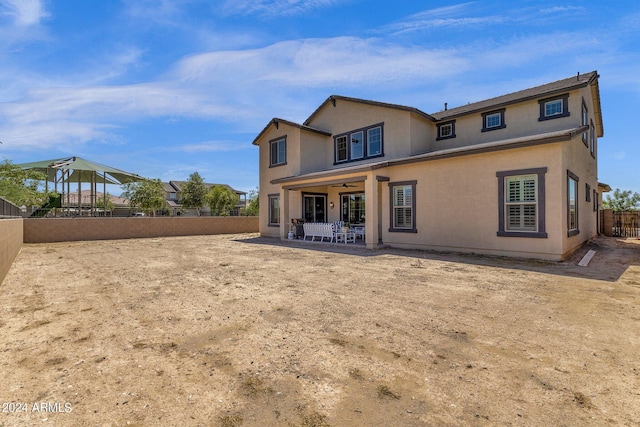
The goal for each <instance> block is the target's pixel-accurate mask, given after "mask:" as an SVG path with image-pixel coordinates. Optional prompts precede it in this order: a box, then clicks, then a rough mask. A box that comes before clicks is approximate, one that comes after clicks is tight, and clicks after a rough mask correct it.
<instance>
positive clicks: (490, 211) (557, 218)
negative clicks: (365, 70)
mask: <svg viewBox="0 0 640 427" xmlns="http://www.w3.org/2000/svg"><path fill="white" fill-rule="evenodd" d="M598 78H599V76H598V74H597V72H595V71H593V72H590V73H587V74H578V75H577V76H573V77H570V78H567V79H563V80H559V81H556V82H553V83H549V84H545V85H542V86H538V87H534V88H530V89H526V90H522V91H519V92H515V93H511V94H508V95H503V96H499V97H497V98H492V99H488V100H485V101H480V102H476V103H472V104H468V105H464V106H461V107H458V108H452V109H446V104H445V110H444V111H440V112H437V113H434V114H426V113H424V112H422V111H420V110H418V109H416V108H412V107H406V106H401V105H394V104H386V103H382V102H375V101H367V100H362V99H354V98H347V97H343V96H330V97H329V98H328V99H327V100H326V101H325V102H323V103H322V104H321V105H320V106H319V107H318V108H317V109H316V110H315V111H314V112H313V113H312V114H311V116H309V118H308V119H307V120H306V121H305V122H304V123H302V124H298V123H292V122H290V121H287V120H283V119H278V118H274V119H273V120H271V121H270V122H269V123H268V124H267V126H266V127H265V128H264V129H263V130H262V131H261V132H260V134H259V135H258V136H257V137H256V139H255V140H254V141H253V144H254V145H257V146H259V147H260V206H261V207H262V209H260V233H261V235H263V236H274V237H280V238H281V239H285V238H286V236H287V232H288V231H289V223H290V222H291V220H292V219H293V218H302V219H304V220H306V221H314V222H331V221H338V220H342V221H345V222H350V223H352V224H364V225H365V229H366V232H365V237H366V244H367V246H368V247H370V248H376V247H379V245H381V244H384V245H390V246H394V247H401V248H420V249H435V250H453V251H463V252H476V253H485V254H496V255H508V256H520V257H532V258H541V259H550V260H561V259H564V258H566V256H567V255H569V254H570V253H571V252H573V251H574V250H575V249H577V248H578V247H580V245H582V244H583V243H584V242H585V241H587V240H589V239H590V238H591V237H593V236H595V235H596V233H597V216H598V208H597V200H598V197H599V195H598V194H597V192H598V169H597V153H598V149H597V138H598V137H601V136H602V135H603V125H602V113H601V110H600V95H599V88H598Z"/></svg>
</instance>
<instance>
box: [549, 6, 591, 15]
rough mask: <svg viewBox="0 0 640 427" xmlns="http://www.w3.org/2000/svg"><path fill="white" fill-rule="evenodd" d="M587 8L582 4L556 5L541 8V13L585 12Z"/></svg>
mask: <svg viewBox="0 0 640 427" xmlns="http://www.w3.org/2000/svg"><path fill="white" fill-rule="evenodd" d="M584 11H585V8H584V7H582V6H554V7H548V8H545V9H540V12H541V13H564V12H571V13H574V12H584Z"/></svg>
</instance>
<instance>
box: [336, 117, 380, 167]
mask: <svg viewBox="0 0 640 427" xmlns="http://www.w3.org/2000/svg"><path fill="white" fill-rule="evenodd" d="M382 127H383V124H382V123H380V124H377V125H373V126H369V127H366V128H362V129H356V130H352V131H350V132H345V133H343V134H340V135H336V136H335V137H334V150H335V157H334V158H335V163H342V162H349V161H354V160H362V159H367V158H371V157H379V156H383V155H384V151H383V138H382Z"/></svg>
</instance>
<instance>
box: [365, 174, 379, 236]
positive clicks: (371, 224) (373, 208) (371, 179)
mask: <svg viewBox="0 0 640 427" xmlns="http://www.w3.org/2000/svg"><path fill="white" fill-rule="evenodd" d="M380 185H381V183H380V182H379V181H378V179H377V178H376V177H375V176H373V175H369V176H367V179H365V181H364V194H365V198H364V206H365V209H364V211H365V212H366V214H365V215H366V217H365V241H366V243H367V247H368V248H369V249H376V248H377V247H378V243H379V241H380V239H381V238H382V236H381V235H380V233H379V227H378V225H379V224H380V221H381V220H382V218H381V215H380V212H381V211H380V209H379V206H380V203H381V198H380V192H379V188H380Z"/></svg>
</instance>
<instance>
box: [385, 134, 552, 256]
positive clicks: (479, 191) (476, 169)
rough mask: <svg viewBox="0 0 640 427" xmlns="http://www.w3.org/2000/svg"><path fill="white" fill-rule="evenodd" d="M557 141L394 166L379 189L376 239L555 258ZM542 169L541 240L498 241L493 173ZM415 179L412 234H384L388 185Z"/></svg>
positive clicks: (398, 244)
mask: <svg viewBox="0 0 640 427" xmlns="http://www.w3.org/2000/svg"><path fill="white" fill-rule="evenodd" d="M561 150H562V148H561V143H554V144H547V145H541V146H535V147H529V148H524V149H516V150H505V151H500V152H494V153H487V154H478V155H472V156H464V157H457V158H451V159H442V160H436V161H430V162H425V163H414V164H409V165H402V166H395V167H392V168H388V169H384V170H380V171H378V172H379V173H380V174H383V175H386V176H388V177H389V178H390V182H389V183H385V184H384V185H383V193H382V205H383V206H382V225H383V226H382V230H383V232H382V241H383V242H384V243H386V244H389V245H391V246H396V247H405V248H420V249H437V250H455V251H465V252H477V253H488V254H497V255H509V256H522V257H536V258H543V259H560V257H561V255H562V230H563V227H562V220H563V216H562V210H563V209H564V207H562V206H558V204H559V202H558V201H559V200H560V198H561V196H562V193H561V192H562V185H561V182H563V177H564V175H563V174H562V172H561V167H562V164H561ZM540 167H546V168H547V173H546V175H545V188H546V216H545V218H546V231H547V233H548V237H547V238H522V237H499V236H497V231H498V214H499V206H498V178H497V177H496V172H500V171H510V170H519V169H530V168H540ZM412 180H417V184H416V228H417V233H400V232H389V225H390V200H389V185H392V184H393V183H394V182H399V181H412Z"/></svg>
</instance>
